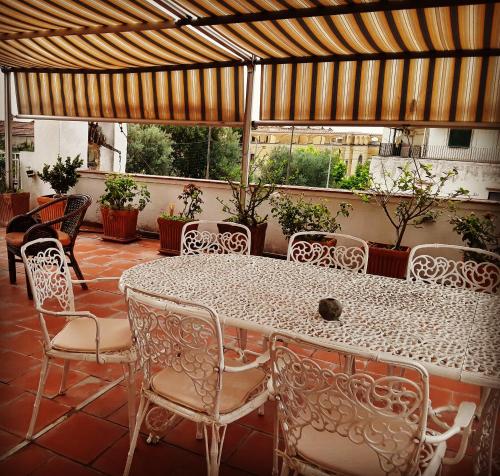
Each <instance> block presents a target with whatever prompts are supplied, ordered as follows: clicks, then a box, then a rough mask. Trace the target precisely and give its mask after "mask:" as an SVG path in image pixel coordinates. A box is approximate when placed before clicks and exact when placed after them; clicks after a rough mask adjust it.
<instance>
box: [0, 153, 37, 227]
mask: <svg viewBox="0 0 500 476" xmlns="http://www.w3.org/2000/svg"><path fill="white" fill-rule="evenodd" d="M29 209H30V194H29V193H28V192H22V191H20V190H17V191H16V190H9V189H8V188H7V184H6V183H5V157H3V156H0V225H1V226H7V224H8V223H9V221H10V220H12V218H14V217H15V216H17V215H22V214H23V213H26V212H27V211H28V210H29Z"/></svg>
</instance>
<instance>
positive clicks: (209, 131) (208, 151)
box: [205, 126, 212, 180]
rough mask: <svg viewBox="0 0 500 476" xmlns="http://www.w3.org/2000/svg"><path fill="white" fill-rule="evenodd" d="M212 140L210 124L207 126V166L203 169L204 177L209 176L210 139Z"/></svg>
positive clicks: (207, 177)
mask: <svg viewBox="0 0 500 476" xmlns="http://www.w3.org/2000/svg"><path fill="white" fill-rule="evenodd" d="M211 140H212V126H208V144H207V168H206V170H205V178H206V179H207V180H208V179H209V178H210V141H211Z"/></svg>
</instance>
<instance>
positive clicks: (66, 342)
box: [52, 317, 132, 352]
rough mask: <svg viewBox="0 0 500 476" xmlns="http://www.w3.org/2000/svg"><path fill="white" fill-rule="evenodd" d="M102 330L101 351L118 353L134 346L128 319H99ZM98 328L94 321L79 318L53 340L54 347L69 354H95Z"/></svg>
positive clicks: (70, 322)
mask: <svg viewBox="0 0 500 476" xmlns="http://www.w3.org/2000/svg"><path fill="white" fill-rule="evenodd" d="M97 321H98V322H99V328H100V339H99V351H100V352H118V351H121V350H126V349H129V348H130V347H131V345H132V339H131V333H130V325H129V322H128V319H102V318H99V317H98V318H97ZM95 333H96V326H95V321H94V320H93V319H89V318H87V317H77V318H75V319H72V320H71V321H69V322H68V324H66V326H65V327H64V329H63V330H62V331H61V332H59V334H57V335H56V336H55V337H54V339H52V347H53V348H54V349H58V350H65V351H69V352H95V351H96V343H95Z"/></svg>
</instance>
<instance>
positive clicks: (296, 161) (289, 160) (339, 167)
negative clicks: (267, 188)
mask: <svg viewBox="0 0 500 476" xmlns="http://www.w3.org/2000/svg"><path fill="white" fill-rule="evenodd" d="M329 169H330V178H329V179H328V170H329ZM260 170H261V177H262V180H263V181H264V182H267V183H278V184H284V183H288V184H290V185H304V186H308V187H326V185H327V183H328V186H329V187H331V188H335V187H337V186H338V184H339V183H340V182H341V181H342V179H343V178H344V176H345V174H346V165H345V163H344V161H343V160H342V159H341V158H340V154H338V153H337V152H332V151H330V150H319V149H317V148H315V147H314V146H307V147H300V148H297V149H294V150H293V151H292V155H291V156H290V151H289V149H288V147H276V148H274V149H273V150H272V151H271V153H270V154H269V156H268V157H267V158H266V159H264V160H263V161H262V165H261V167H260ZM287 173H288V180H287Z"/></svg>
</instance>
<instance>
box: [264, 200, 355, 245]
mask: <svg viewBox="0 0 500 476" xmlns="http://www.w3.org/2000/svg"><path fill="white" fill-rule="evenodd" d="M271 204H272V209H271V213H272V214H273V216H274V217H276V218H277V219H278V223H279V224H280V225H281V229H282V230H283V235H285V238H286V239H287V240H290V238H291V237H292V235H294V234H295V233H298V232H299V231H322V232H328V233H335V232H336V231H340V230H341V225H340V223H338V222H337V219H338V218H339V217H340V216H343V217H348V216H349V213H350V211H351V210H352V206H351V205H350V204H349V203H345V202H341V203H340V204H339V209H338V210H337V213H336V214H335V215H332V213H331V212H330V209H329V208H328V207H327V205H326V203H325V201H322V202H320V203H313V202H310V201H309V202H308V201H306V200H304V197H303V196H300V197H299V199H298V200H295V201H293V200H292V199H291V197H290V196H289V195H287V194H284V193H280V194H278V195H277V196H275V197H272V198H271ZM303 239H305V240H308V241H319V242H321V243H323V244H326V245H331V246H335V244H336V242H335V240H327V241H325V240H324V238H323V237H321V236H315V235H310V236H308V237H305V238H303Z"/></svg>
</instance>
